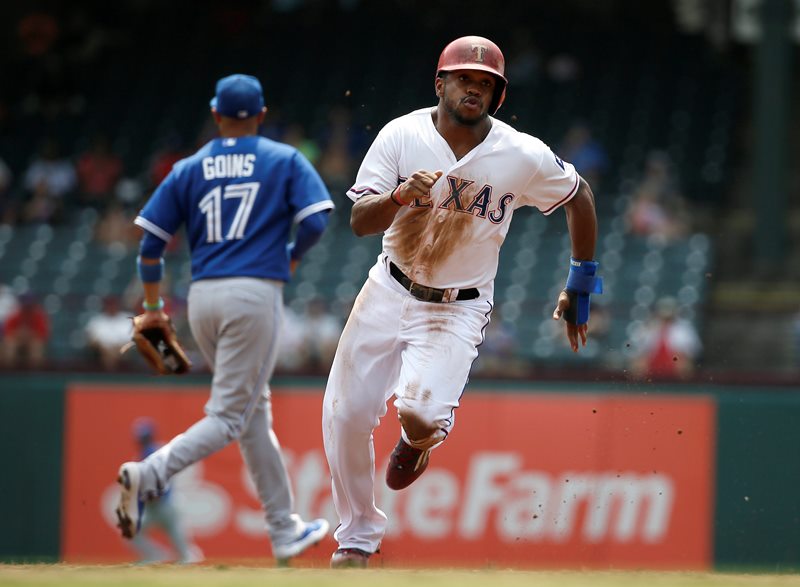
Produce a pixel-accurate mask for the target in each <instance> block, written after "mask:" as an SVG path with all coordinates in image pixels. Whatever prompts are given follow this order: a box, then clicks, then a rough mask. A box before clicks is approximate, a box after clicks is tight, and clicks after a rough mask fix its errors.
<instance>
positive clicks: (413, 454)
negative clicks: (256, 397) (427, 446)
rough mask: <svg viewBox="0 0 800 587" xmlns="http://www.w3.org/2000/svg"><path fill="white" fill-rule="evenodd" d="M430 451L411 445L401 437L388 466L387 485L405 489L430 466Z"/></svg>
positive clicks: (392, 487) (390, 487)
mask: <svg viewBox="0 0 800 587" xmlns="http://www.w3.org/2000/svg"><path fill="white" fill-rule="evenodd" d="M430 452H431V451H430V450H421V449H418V448H414V447H412V446H409V445H408V444H406V443H405V441H404V440H403V439H402V438H401V439H400V440H399V441H398V443H397V446H395V447H394V450H393V451H392V454H391V456H390V457H389V464H388V466H387V467H386V485H388V486H389V489H395V490H397V489H405V488H406V487H408V486H409V485H411V484H412V483H413V482H414V481H416V480H417V478H418V477H419V476H420V475H422V474H423V473H424V472H425V469H427V468H428V457H429V456H430Z"/></svg>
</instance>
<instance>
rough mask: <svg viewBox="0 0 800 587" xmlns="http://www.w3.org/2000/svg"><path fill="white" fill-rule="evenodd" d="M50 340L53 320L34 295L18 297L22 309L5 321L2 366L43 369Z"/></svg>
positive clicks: (19, 308) (18, 309)
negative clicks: (51, 320)
mask: <svg viewBox="0 0 800 587" xmlns="http://www.w3.org/2000/svg"><path fill="white" fill-rule="evenodd" d="M49 339H50V318H49V317H48V315H47V312H45V310H44V308H43V307H42V306H41V304H40V303H39V302H38V300H37V299H36V297H35V296H34V295H32V294H24V295H21V296H20V298H19V307H18V308H17V309H16V310H15V311H14V312H12V313H11V314H10V315H9V316H8V318H7V319H6V321H5V325H4V337H3V364H4V365H5V366H7V367H12V368H13V367H18V366H21V367H29V368H35V367H41V366H42V365H43V364H44V358H45V349H46V347H47V341H48V340H49Z"/></svg>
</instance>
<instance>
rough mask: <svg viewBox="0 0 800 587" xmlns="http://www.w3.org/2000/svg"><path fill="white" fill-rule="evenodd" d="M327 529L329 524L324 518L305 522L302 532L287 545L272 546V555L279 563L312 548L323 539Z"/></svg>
mask: <svg viewBox="0 0 800 587" xmlns="http://www.w3.org/2000/svg"><path fill="white" fill-rule="evenodd" d="M329 528H330V524H328V520H325V519H324V518H318V519H316V520H314V521H312V522H307V523H306V524H304V527H303V531H302V532H301V533H300V535H299V536H298V537H297V538H295V539H294V540H292V541H291V542H288V543H287V544H273V545H272V555H273V556H274V557H275V559H276V560H277V561H278V562H279V563H281V562H282V561H286V560H287V559H290V558H292V557H294V556H297V555H298V554H300V553H302V552H303V551H304V550H305V549H306V548H308V547H309V546H313V545H315V544H316V543H317V542H319V541H320V540H322V539H323V538H325V536H327V534H328V529H329Z"/></svg>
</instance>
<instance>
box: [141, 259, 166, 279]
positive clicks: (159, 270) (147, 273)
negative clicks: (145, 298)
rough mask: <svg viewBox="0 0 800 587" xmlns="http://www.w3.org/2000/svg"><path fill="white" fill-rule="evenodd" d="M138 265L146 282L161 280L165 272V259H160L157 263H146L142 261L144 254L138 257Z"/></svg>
mask: <svg viewBox="0 0 800 587" xmlns="http://www.w3.org/2000/svg"><path fill="white" fill-rule="evenodd" d="M136 266H137V267H138V269H139V278H140V279H141V280H142V281H143V282H144V283H157V282H159V281H161V277H162V275H163V274H164V259H159V262H158V263H157V264H155V265H145V264H144V263H142V256H141V255H139V256H138V257H136Z"/></svg>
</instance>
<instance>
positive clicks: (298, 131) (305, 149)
mask: <svg viewBox="0 0 800 587" xmlns="http://www.w3.org/2000/svg"><path fill="white" fill-rule="evenodd" d="M283 142H284V143H286V144H287V145H291V146H293V147H294V148H295V149H297V150H298V151H300V152H301V153H302V154H303V155H305V157H306V159H308V160H309V161H310V162H311V164H312V165H316V164H317V163H318V162H319V155H320V151H319V146H318V145H317V143H316V141H314V139H311V138H309V137H308V136H307V135H306V129H305V128H304V127H303V125H302V124H300V123H294V124H290V125H289V127H288V128H287V129H286V134H284V136H283Z"/></svg>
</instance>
